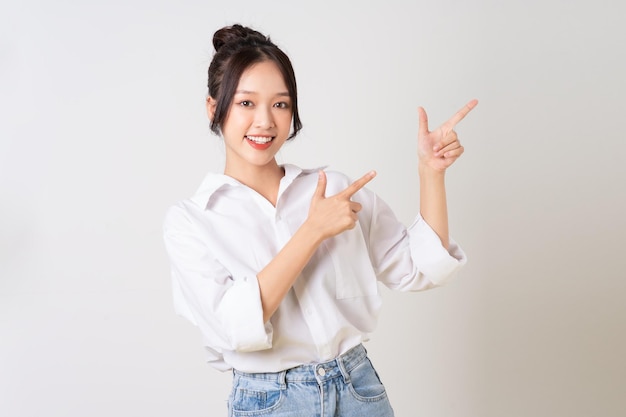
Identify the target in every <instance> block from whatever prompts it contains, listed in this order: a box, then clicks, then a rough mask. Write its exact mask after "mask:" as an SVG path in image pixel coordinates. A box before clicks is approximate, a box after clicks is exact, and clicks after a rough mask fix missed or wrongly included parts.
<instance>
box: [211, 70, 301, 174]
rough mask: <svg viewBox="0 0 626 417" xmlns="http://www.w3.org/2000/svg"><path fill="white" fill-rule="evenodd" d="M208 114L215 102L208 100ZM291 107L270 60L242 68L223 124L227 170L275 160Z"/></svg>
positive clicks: (288, 126)
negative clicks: (242, 70) (243, 69)
mask: <svg viewBox="0 0 626 417" xmlns="http://www.w3.org/2000/svg"><path fill="white" fill-rule="evenodd" d="M207 103H208V104H207V106H208V111H209V117H212V115H213V111H214V108H215V103H214V101H212V100H209V101H208V102H207ZM291 119H292V109H291V99H290V98H289V92H288V90H287V86H286V84H285V81H284V79H283V76H282V74H281V72H280V70H279V69H278V67H277V66H276V64H275V63H274V62H272V61H263V62H259V63H256V64H254V65H252V66H251V67H250V68H248V69H247V70H245V71H244V72H243V74H242V75H241V78H240V79H239V84H238V85H237V90H236V91H235V95H234V96H233V102H232V104H231V106H230V109H229V111H228V115H227V116H226V119H225V121H224V124H223V126H222V136H223V137H224V144H225V146H226V170H227V171H230V172H234V170H240V169H249V168H251V166H258V167H264V166H267V165H268V164H275V160H274V156H275V155H276V153H277V152H278V150H279V149H280V147H281V146H282V145H283V143H285V140H287V138H288V137H289V132H290V128H291Z"/></svg>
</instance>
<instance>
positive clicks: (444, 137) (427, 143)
mask: <svg viewBox="0 0 626 417" xmlns="http://www.w3.org/2000/svg"><path fill="white" fill-rule="evenodd" d="M477 104H478V100H471V101H470V102H469V103H467V104H466V105H465V106H464V107H463V108H462V109H461V110H459V111H458V112H457V113H456V114H455V115H454V116H452V117H451V118H450V119H449V120H448V121H447V122H445V123H444V124H442V125H441V126H439V127H438V128H437V129H435V130H433V131H432V132H431V131H429V130H428V116H427V115H426V111H425V110H424V108H422V107H420V108H418V112H419V131H418V135H417V138H418V140H417V144H418V146H417V154H418V157H419V164H420V167H428V168H431V169H433V170H435V171H440V172H443V171H445V170H446V169H447V168H448V167H449V166H450V165H452V164H453V163H454V161H456V160H457V159H458V158H459V157H460V156H461V154H462V153H463V146H461V142H459V138H458V136H457V134H456V132H455V131H454V127H455V126H456V125H457V123H459V122H460V121H461V120H463V118H464V117H465V116H467V114H468V113H469V112H470V111H471V110H472V109H473V108H474V107H476V105H477Z"/></svg>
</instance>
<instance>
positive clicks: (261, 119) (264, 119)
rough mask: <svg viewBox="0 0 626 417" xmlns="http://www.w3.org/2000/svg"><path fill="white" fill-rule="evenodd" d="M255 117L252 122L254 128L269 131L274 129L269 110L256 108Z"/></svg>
mask: <svg viewBox="0 0 626 417" xmlns="http://www.w3.org/2000/svg"><path fill="white" fill-rule="evenodd" d="M257 109H258V110H257V112H256V115H255V116H256V117H255V120H254V124H255V126H256V127H259V128H263V129H269V128H271V127H274V118H273V116H272V112H271V110H270V109H265V108H261V107H259V108H257Z"/></svg>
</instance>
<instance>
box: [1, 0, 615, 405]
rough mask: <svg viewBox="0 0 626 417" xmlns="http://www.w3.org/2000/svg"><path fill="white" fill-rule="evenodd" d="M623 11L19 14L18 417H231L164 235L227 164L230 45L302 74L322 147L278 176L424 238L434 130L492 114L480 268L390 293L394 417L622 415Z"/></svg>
mask: <svg viewBox="0 0 626 417" xmlns="http://www.w3.org/2000/svg"><path fill="white" fill-rule="evenodd" d="M625 8H626V7H625V6H624V3H623V2H620V1H618V0H613V1H608V0H599V1H595V2H590V1H581V0H573V1H572V0H569V1H566V0H541V1H538V0H537V1H535V0H523V1H522V0H510V1H496V0H480V1H479V0H476V1H473V0H470V1H460V0H437V1H434V0H429V1H412V2H408V1H401V0H387V1H373V2H352V1H339V0H334V1H315V2H301V3H300V2H294V1H271V0H266V1H249V0H241V1H222V2H218V1H206V0H205V1H200V0H197V1H190V0H180V1H169V2H167V1H159V0H156V1H155V0H152V1H147V0H123V1H122V0H107V1H103V0H102V1H93V0H92V1H82V2H76V1H69V0H55V1H43V0H39V1H37V0H20V1H17V0H15V1H12V0H9V1H8V2H7V1H6V0H3V2H2V3H1V5H0V100H1V102H0V103H1V107H0V123H1V124H0V126H1V131H0V190H1V192H0V415H2V416H7V417H8V416H11V417H31V416H60V417H61V416H62V417H78V416H91V417H98V416H111V415H116V416H147V415H149V416H154V417H165V416H189V417H192V416H222V415H225V413H226V402H225V401H226V396H227V394H228V391H229V384H230V375H229V374H228V373H226V374H222V373H220V372H218V371H215V370H213V369H212V368H210V367H209V366H208V365H206V364H205V363H204V356H203V351H202V347H201V341H200V335H199V333H198V331H197V329H196V328H194V327H193V326H192V325H190V324H189V323H187V322H186V321H185V320H184V319H182V318H180V317H178V316H176V315H175V314H174V311H173V308H172V302H171V294H170V281H169V280H170V277H169V270H168V268H169V265H168V260H167V257H166V254H165V251H164V247H163V243H162V236H161V235H162V232H161V227H162V221H163V216H164V213H165V210H166V209H167V207H168V206H170V205H171V204H173V203H174V202H175V201H177V200H180V199H183V198H187V197H189V196H191V195H192V194H193V192H194V190H195V189H196V187H197V186H198V185H199V183H200V181H201V179H202V177H203V176H204V174H205V173H206V172H208V171H218V172H219V171H220V170H221V169H222V168H223V155H224V153H223V149H222V145H221V141H220V139H219V138H218V137H216V136H213V135H211V134H210V133H209V128H208V121H207V119H206V115H205V111H204V99H205V94H206V87H205V86H206V70H207V66H208V63H209V62H210V59H211V55H212V53H213V48H212V45H211V37H212V34H213V33H214V32H215V30H217V29H218V28H220V27H222V26H225V25H229V24H232V23H236V22H239V23H243V24H246V25H250V26H252V27H254V28H256V29H258V30H260V31H262V32H264V33H267V34H269V35H270V36H271V37H272V39H273V40H274V41H275V42H276V43H277V44H278V45H279V46H281V47H282V48H283V49H284V50H285V51H286V52H287V53H288V54H289V55H290V57H291V59H292V61H293V65H294V67H295V70H296V74H297V79H298V83H299V93H300V103H301V115H302V118H303V121H304V126H305V128H304V130H303V132H302V134H301V135H300V136H299V137H298V138H297V139H296V140H294V141H293V142H292V143H289V144H288V145H286V146H285V148H284V149H283V151H281V154H280V155H279V157H280V162H281V163H282V162H291V163H296V164H299V165H302V166H305V167H316V166H320V165H329V167H330V168H331V169H336V170H340V171H343V172H345V173H347V174H348V175H350V176H352V177H358V176H360V175H361V174H362V173H364V172H366V171H367V170H370V169H376V170H377V171H378V177H377V178H376V179H375V180H374V181H373V182H372V183H371V185H370V188H371V189H373V190H374V191H376V192H377V193H378V194H379V195H381V196H382V197H383V198H384V199H385V200H386V201H387V202H388V203H389V204H390V205H391V206H392V207H393V208H394V209H395V211H396V213H397V216H398V217H399V218H400V219H401V220H402V221H403V222H404V223H407V224H408V223H410V222H411V221H412V220H413V218H414V216H415V215H416V214H417V211H418V207H419V201H418V177H417V166H416V162H417V159H416V134H417V121H418V118H417V111H416V109H417V107H418V106H420V105H421V106H424V107H425V108H426V110H427V112H428V114H429V117H430V122H431V125H432V126H433V127H435V126H437V125H438V124H440V123H442V122H444V121H445V120H446V119H448V118H449V117H450V116H451V115H452V114H453V113H454V112H455V111H456V110H458V109H459V108H460V107H462V106H463V105H464V104H465V103H466V102H467V101H469V100H470V99H472V98H478V99H479V100H480V104H479V106H478V107H477V108H476V109H475V110H474V111H473V112H472V113H471V114H470V115H469V116H468V117H467V118H466V119H465V120H464V121H463V122H461V124H459V126H458V129H457V130H458V133H459V136H460V139H461V142H462V143H463V144H464V145H465V147H466V153H465V155H464V156H463V157H462V158H461V159H460V160H459V161H458V162H457V163H456V164H455V165H454V166H453V167H452V168H451V169H450V171H449V172H448V176H447V184H448V192H449V206H450V218H451V231H452V235H453V237H454V238H455V239H456V240H457V241H458V242H459V243H460V244H461V245H462V246H463V248H464V249H465V251H466V252H467V254H468V256H469V258H470V261H469V263H468V265H467V267H466V268H465V269H464V270H463V271H462V273H461V275H460V276H459V279H457V280H456V281H454V282H453V283H451V284H450V285H448V286H446V287H444V288H439V289H436V290H433V291H428V292H423V293H417V294H404V293H392V292H390V291H388V290H386V289H382V290H381V291H382V293H383V297H384V300H385V306H384V309H383V313H382V317H381V320H380V324H379V328H378V330H377V332H376V333H374V335H373V337H372V340H371V341H370V342H369V343H368V344H367V348H368V350H369V352H370V355H371V358H372V360H373V362H374V364H375V365H376V366H377V368H378V370H379V373H380V376H381V378H382V380H383V382H384V383H385V384H386V386H387V390H388V393H389V396H390V398H391V401H392V404H393V405H394V408H395V410H396V415H398V416H406V417H410V416H421V415H428V416H442V417H444V416H445V417H448V416H470V417H496V416H498V417H499V416H509V417H518V416H519V417H522V416H534V417H543V416H545V417H548V416H549V417H554V416H570V417H576V416H580V417H582V416H585V417H586V416H590V415H593V416H603V417H618V416H623V415H624V410H626V398H625V396H624V389H625V387H626V360H625V357H624V352H626V334H625V332H626V297H625V296H626V279H625V278H626V273H625V266H626V261H625V259H626V256H625V254H624V249H625V245H624V243H623V238H624V234H625V232H626V224H625V221H624V213H626V202H625V198H626V191H625V190H626V187H625V183H626V168H625V164H624V157H625V155H626V145H625V139H626V138H625V137H624V130H623V123H622V121H623V119H624V114H625V113H626V106H625V105H624V97H625V95H626V81H625V76H624V74H626V63H625V61H626V58H625V48H624V40H625V39H626V29H625V25H624V16H625V15H626V10H625Z"/></svg>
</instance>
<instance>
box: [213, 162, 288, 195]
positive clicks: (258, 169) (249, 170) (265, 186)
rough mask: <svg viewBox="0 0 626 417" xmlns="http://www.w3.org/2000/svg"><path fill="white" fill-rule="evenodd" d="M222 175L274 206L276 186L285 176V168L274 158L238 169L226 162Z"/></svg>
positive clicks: (276, 193)
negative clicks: (244, 186) (254, 192)
mask: <svg viewBox="0 0 626 417" xmlns="http://www.w3.org/2000/svg"><path fill="white" fill-rule="evenodd" d="M224 175H228V176H229V177H232V178H234V179H236V180H237V181H239V182H240V183H242V184H244V185H246V186H248V187H250V188H251V189H253V190H254V191H256V192H257V193H259V194H261V195H262V196H263V197H265V198H266V199H267V200H268V201H269V202H270V203H272V205H273V206H276V200H277V198H278V187H279V185H280V180H281V179H282V178H283V177H284V176H285V170H284V169H283V167H281V166H279V165H278V163H277V162H276V160H274V161H272V163H269V164H267V165H263V166H257V165H247V166H245V167H238V169H232V168H230V167H229V166H228V164H226V167H225V168H224Z"/></svg>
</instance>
